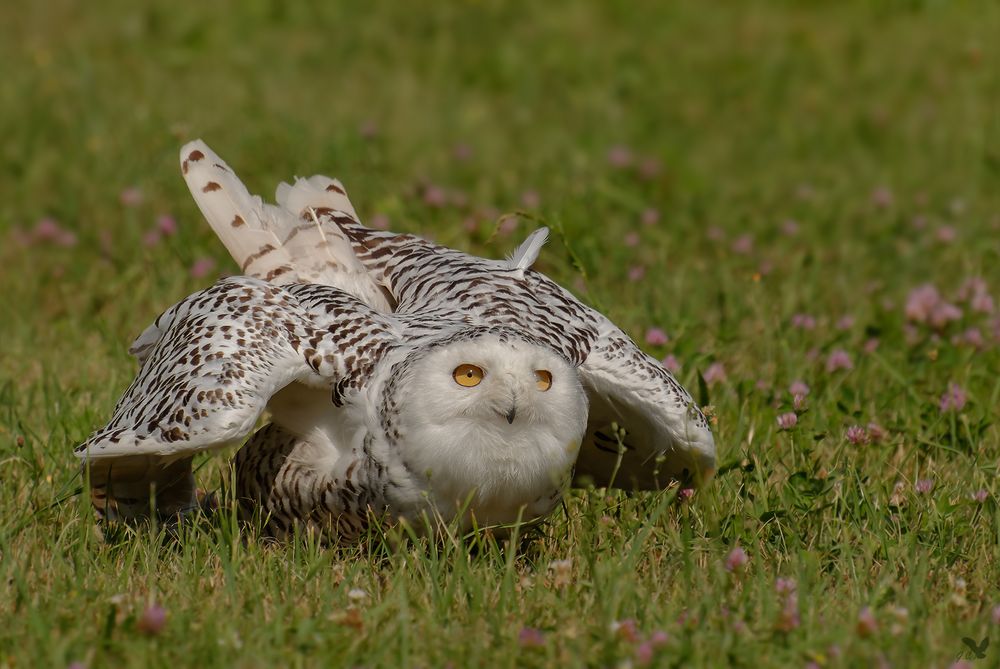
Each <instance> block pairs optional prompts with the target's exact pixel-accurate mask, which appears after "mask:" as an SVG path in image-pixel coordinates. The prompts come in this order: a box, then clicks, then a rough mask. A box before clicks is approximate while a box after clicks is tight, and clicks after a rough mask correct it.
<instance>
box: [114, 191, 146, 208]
mask: <svg viewBox="0 0 1000 669" xmlns="http://www.w3.org/2000/svg"><path fill="white" fill-rule="evenodd" d="M118 200H119V201H120V202H121V203H122V205H123V206H126V207H138V206H139V205H140V204H142V200H143V196H142V191H141V190H139V189H138V188H136V187H134V186H132V187H129V188H126V189H125V190H123V191H122V192H121V193H119V194H118Z"/></svg>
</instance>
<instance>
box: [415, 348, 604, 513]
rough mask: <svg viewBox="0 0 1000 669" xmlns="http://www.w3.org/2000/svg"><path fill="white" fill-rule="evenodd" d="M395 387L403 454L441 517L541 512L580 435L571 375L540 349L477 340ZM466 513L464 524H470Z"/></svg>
mask: <svg viewBox="0 0 1000 669" xmlns="http://www.w3.org/2000/svg"><path fill="white" fill-rule="evenodd" d="M408 376H409V378H407V379H406V380H405V381H404V383H403V385H402V386H401V387H400V391H401V393H402V395H403V396H404V397H405V398H406V401H405V402H400V406H401V409H400V411H401V413H400V419H399V423H398V425H399V428H400V439H399V443H400V449H401V451H402V453H401V455H402V457H403V459H404V460H405V462H406V464H407V467H408V468H409V469H410V470H411V471H412V472H414V473H415V474H417V475H419V476H424V477H426V484H427V487H428V489H429V490H430V491H431V497H432V499H433V501H434V503H435V504H436V506H437V508H438V510H439V511H440V512H441V513H442V515H444V516H445V517H450V515H453V513H454V511H455V509H456V507H461V506H463V505H464V504H466V503H467V502H468V503H469V513H471V514H474V515H475V518H476V521H477V522H478V523H479V524H480V525H483V524H492V523H508V522H513V521H515V520H517V518H518V514H519V512H520V513H521V517H522V518H523V519H525V520H527V519H530V518H534V517H538V516H542V515H544V514H546V513H548V512H549V511H550V510H551V509H552V508H553V507H554V506H555V505H556V504H557V503H558V501H559V499H560V496H561V493H562V491H563V490H564V489H565V487H566V485H567V484H568V483H569V480H570V477H571V474H572V468H573V465H574V463H575V462H576V457H577V454H578V452H579V448H580V443H581V441H582V440H583V436H584V433H585V431H586V426H587V396H586V394H585V393H584V391H583V388H582V387H581V385H580V381H579V378H578V376H577V371H576V369H575V368H574V367H572V366H571V365H570V364H569V363H567V362H566V361H565V360H563V359H562V358H561V357H559V356H558V355H556V354H555V353H553V352H551V351H549V350H548V349H545V348H542V347H539V346H534V345H532V344H529V343H527V342H524V341H520V340H507V341H501V340H500V339H499V338H498V337H497V336H495V335H485V336H482V337H479V338H476V339H473V340H470V341H466V342H458V343H454V344H450V345H447V346H443V347H441V348H440V349H439V350H435V351H432V352H431V353H430V354H428V355H427V356H425V357H424V358H423V359H421V360H420V361H419V362H418V363H417V364H415V365H414V366H413V368H412V369H411V370H410V374H409V375H408ZM469 513H467V516H468V515H469Z"/></svg>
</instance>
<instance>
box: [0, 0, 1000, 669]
mask: <svg viewBox="0 0 1000 669" xmlns="http://www.w3.org/2000/svg"><path fill="white" fill-rule="evenodd" d="M18 4H20V5H24V6H18ZM202 4H203V5H204V9H197V10H196V9H194V8H193V7H194V5H191V6H189V7H188V6H184V5H182V4H181V3H172V2H166V1H165V0H155V1H154V2H149V3H142V5H144V7H143V8H140V6H139V3H130V2H124V1H122V0H112V1H110V2H105V3H97V4H95V3H82V2H72V1H70V0H49V1H47V2H42V3H33V4H30V5H29V4H27V3H15V4H8V5H4V6H3V7H2V8H0V62H3V76H2V77H0V134H2V138H3V140H2V143H0V147H2V149H0V150H2V157H0V170H2V176H0V286H2V291H0V323H2V325H0V463H2V468H0V509H2V512H0V576H2V581H0V667H34V666H39V667H44V666H52V667H64V666H69V665H71V664H73V663H82V664H83V665H85V666H89V667H112V666H114V667H183V666H198V667H216V666H218V667H231V666H232V667H271V666H424V667H446V666H451V667H456V668H457V667H466V666H481V667H492V666H525V667H563V666H607V667H614V666H629V665H631V666H636V667H640V666H665V667H666V666H670V667H681V666H706V667H712V666H722V665H732V666H748V667H761V666H768V667H769V666H790V667H805V666H819V667H855V666H893V667H911V666H914V667H942V668H943V667H949V666H966V667H989V666H998V663H1000V548H998V546H1000V505H998V496H1000V486H998V484H997V468H998V462H1000V429H998V426H997V424H996V419H997V409H998V406H1000V374H998V372H1000V353H998V351H1000V302H995V301H996V300H1000V43H998V41H997V39H996V36H997V35H1000V6H998V5H997V4H996V3H987V2H981V3H977V2H969V3H959V2H944V1H940V2H934V1H927V2H919V1H917V0H913V1H912V2H903V1H898V2H891V1H886V2H883V3H860V2H859V3H850V2H844V3H791V2H786V3H782V2H775V3H770V4H762V3H736V2H732V3H729V2H721V3H701V2H694V1H693V0H692V1H690V2H679V3H654V2H641V3H638V4H637V5H633V4H632V3H607V4H604V5H597V4H585V3H570V2H554V3H534V4H532V5H528V4H523V3H502V2H494V1H489V0H486V1H483V2H467V3H451V4H449V5H445V4H443V3H442V4H440V5H437V6H432V5H430V4H419V5H410V4H406V5H404V4H390V3H378V4H377V5H370V4H369V3H319V2H315V3H282V2H279V1H278V0H273V1H271V0H247V1H243V2H235V1H232V2H225V3H202ZM335 4H336V5H339V8H335V6H334V5H335ZM195 137H203V138H204V139H205V140H206V141H207V142H208V143H209V144H210V145H211V146H213V147H214V148H215V149H216V150H217V151H219V152H220V153H221V154H222V155H223V156H224V157H225V158H226V159H227V160H228V161H229V162H230V164H232V165H233V166H234V167H236V168H237V170H238V171H240V172H241V174H242V175H243V176H244V177H245V178H246V180H247V182H248V184H249V185H250V186H251V188H252V189H254V190H256V191H258V192H263V193H268V194H269V193H271V192H272V189H273V187H274V185H275V184H276V183H277V182H278V181H279V180H281V179H287V178H288V177H290V176H292V175H294V174H300V175H301V174H312V173H314V172H323V173H329V174H334V175H338V176H340V177H341V178H342V179H343V180H344V182H345V183H346V185H347V186H348V188H349V190H350V193H351V195H352V199H353V200H354V202H355V204H356V205H357V206H358V208H359V211H360V212H361V214H362V216H363V218H364V219H365V220H367V221H369V222H373V223H374V222H378V223H380V224H387V225H389V226H390V227H391V228H392V229H395V230H401V231H418V232H421V233H423V234H427V235H430V236H433V237H434V238H435V239H436V240H438V241H440V242H442V243H445V244H448V245H451V246H454V247H457V248H461V249H464V250H468V251H471V252H474V253H477V254H481V255H486V256H492V257H499V256H501V255H502V254H504V253H506V252H508V251H509V250H510V249H512V248H513V247H514V245H515V244H516V243H517V242H518V241H519V240H520V239H521V238H523V236H524V235H525V234H526V233H527V232H529V231H531V230H532V229H534V228H535V227H536V226H537V225H538V221H539V220H542V221H544V222H546V223H547V224H549V225H550V226H552V227H554V228H556V229H558V230H560V231H561V234H559V235H557V236H556V239H555V240H554V241H553V242H552V243H551V244H550V245H549V246H548V247H547V248H546V249H545V250H544V251H543V254H542V260H541V263H540V265H539V268H540V269H542V271H545V272H546V273H548V274H549V275H550V276H552V277H553V278H555V279H556V280H558V281H560V282H561V283H563V284H564V285H567V286H569V287H571V288H572V289H573V290H574V291H576V292H577V293H578V294H579V295H580V296H581V297H582V298H584V299H585V300H587V301H588V302H590V303H591V304H594V305H595V306H597V307H599V308H601V309H602V310H604V311H605V312H606V313H608V314H609V316H611V318H612V319H613V320H615V321H616V322H618V323H619V324H620V325H622V326H623V327H624V328H625V329H626V330H627V331H629V332H630V333H631V334H632V335H633V337H635V338H636V340H637V341H639V342H646V343H645V344H644V345H645V346H646V348H647V350H649V351H650V352H651V353H653V354H654V355H656V356H658V357H662V358H664V364H666V365H668V366H671V367H676V368H677V369H679V371H678V372H677V375H678V378H679V379H680V380H681V381H682V382H683V383H684V384H685V385H686V386H687V387H688V388H690V389H692V390H694V391H696V394H700V395H702V398H701V399H702V400H703V401H704V403H706V404H710V405H711V406H712V408H713V409H712V411H713V415H714V419H713V420H715V421H716V424H715V428H714V429H715V435H716V441H717V444H718V448H719V461H720V465H721V467H720V470H719V474H718V476H717V478H716V479H715V481H714V482H713V483H712V484H711V485H710V486H709V487H708V488H706V489H704V490H702V491H699V492H698V493H697V494H696V495H695V496H694V497H693V498H691V499H689V500H686V501H680V500H678V499H677V491H676V490H670V491H665V492H663V493H659V494H642V495H635V496H631V497H629V496H626V495H624V494H622V493H619V492H611V493H608V492H606V491H594V490H589V491H588V490H581V491H575V492H574V493H573V494H572V495H571V496H570V498H569V499H568V500H567V503H566V505H565V508H564V509H563V510H560V511H558V512H557V513H555V514H554V515H553V517H552V518H551V519H550V521H549V522H547V523H546V524H544V525H543V526H541V527H540V528H539V529H538V530H535V531H532V532H530V533H528V534H527V536H525V537H524V538H523V539H522V540H521V541H519V542H516V544H514V545H512V546H506V545H496V544H494V543H491V542H489V541H483V542H480V543H478V544H476V545H473V546H470V545H467V544H463V543H461V542H458V541H449V540H444V541H441V542H426V541H419V540H418V541H407V540H402V538H401V537H399V536H395V535H389V536H385V537H373V538H372V540H370V541H368V542H366V543H365V544H364V545H362V546H361V547H357V548H344V549H325V548H321V547H319V546H316V545H315V544H314V543H310V542H309V541H308V540H302V541H298V542H292V543H291V544H288V545H262V544H261V543H260V542H257V541H255V540H254V537H252V536H249V537H248V536H246V535H245V534H241V532H242V530H240V528H238V527H237V526H236V525H235V523H233V522H232V520H231V518H230V517H229V515H227V514H226V513H222V514H221V515H220V518H219V519H218V521H217V522H215V523H214V524H206V525H203V526H196V527H191V528H187V529H186V530H185V533H184V536H182V537H181V540H180V541H173V540H169V539H167V538H165V537H164V536H163V534H162V532H159V531H158V530H156V529H155V528H150V529H148V530H143V531H140V532H138V533H136V534H134V535H129V534H127V533H112V534H111V535H110V536H107V537H105V536H103V535H102V533H101V531H100V530H99V528H98V527H97V526H96V524H95V521H94V519H93V516H92V513H91V511H90V509H89V507H88V503H87V501H86V500H85V499H84V498H83V496H81V495H79V494H76V493H78V491H79V487H80V478H79V475H78V468H77V464H76V461H75V458H74V457H73V456H72V453H71V449H72V447H73V445H75V444H76V443H79V442H80V441H82V440H83V439H84V438H86V436H87V435H88V434H89V433H90V431H91V430H93V429H94V428H96V427H97V426H99V425H101V424H103V422H104V421H105V420H106V418H107V417H108V416H109V413H110V410H111V408H112V406H113V405H114V402H115V401H116V399H117V398H118V396H119V395H120V393H121V392H122V390H123V389H124V388H125V386H126V385H127V384H128V382H129V381H130V379H131V377H132V375H133V374H134V372H135V363H134V362H133V361H132V360H131V359H130V358H129V357H128V355H127V353H126V348H127V346H128V344H129V343H130V342H131V340H132V338H133V337H134V336H135V335H136V334H138V333H139V332H140V331H141V330H142V329H143V328H144V327H145V326H146V325H147V324H148V323H150V322H151V321H152V319H153V318H155V317H156V316H157V315H158V314H159V313H160V312H161V311H162V310H163V309H165V308H166V307H168V306H170V305H171V304H173V303H174V302H175V301H177V300H179V299H180V298H182V297H183V296H185V295H187V294H188V293H190V292H193V291H194V290H197V289H199V288H202V287H205V286H206V285H208V284H209V283H210V282H211V281H212V280H213V279H214V278H215V277H216V276H218V275H219V274H220V273H225V272H233V271H235V269H236V268H235V267H234V266H233V265H232V263H231V261H229V260H228V258H227V257H226V255H225V251H224V249H223V248H222V247H221V245H220V244H218V243H217V242H216V241H215V240H214V238H213V236H212V234H211V232H210V231H209V230H208V227H207V225H205V224H204V222H203V221H202V219H201V216H200V215H199V213H198V211H197V209H196V207H195V206H194V204H193V202H192V201H191V199H190V197H189V196H188V194H187V192H186V189H185V186H184V184H183V182H182V180H181V178H180V175H179V171H178V166H177V158H176V155H177V149H178V148H179V146H180V144H181V143H182V142H184V141H186V140H188V139H192V138H195ZM514 212H522V213H523V215H520V216H515V217H509V216H508V217H506V218H504V216H505V215H507V214H512V213H514ZM654 328H659V329H661V330H663V331H664V332H665V333H666V334H667V335H668V341H666V343H663V337H662V336H660V333H658V332H656V331H655V330H654V331H653V332H649V331H650V330H651V329H654ZM699 373H700V374H701V375H702V376H703V377H704V378H705V379H706V388H705V391H706V392H703V393H697V389H698V386H699V384H698V375H699ZM705 395H707V397H706V396H705ZM796 395H798V397H797V398H796V397H795V396H796ZM225 465H226V461H225V459H224V458H221V457H217V458H214V459H210V460H207V461H206V462H205V463H204V466H203V467H202V469H201V470H200V472H199V476H200V478H201V480H202V481H203V483H204V484H205V485H207V486H214V485H215V484H216V483H217V482H218V481H219V479H220V478H221V477H222V476H224V472H225ZM955 662H965V663H966V664H964V665H963V664H958V665H953V664H952V663H955ZM76 666H79V665H76Z"/></svg>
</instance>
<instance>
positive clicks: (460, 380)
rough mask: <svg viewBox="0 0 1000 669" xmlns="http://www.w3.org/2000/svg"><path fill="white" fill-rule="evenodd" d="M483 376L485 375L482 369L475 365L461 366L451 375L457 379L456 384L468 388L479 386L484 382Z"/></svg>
mask: <svg viewBox="0 0 1000 669" xmlns="http://www.w3.org/2000/svg"><path fill="white" fill-rule="evenodd" d="M483 376H485V374H483V370H482V368H480V367H476V366H475V365H459V366H458V367H456V368H455V371H454V372H452V373H451V378H453V379H455V383H457V384H458V385H460V386H465V387H466V388H472V387H473V386H478V385H479V382H480V381H482V380H483Z"/></svg>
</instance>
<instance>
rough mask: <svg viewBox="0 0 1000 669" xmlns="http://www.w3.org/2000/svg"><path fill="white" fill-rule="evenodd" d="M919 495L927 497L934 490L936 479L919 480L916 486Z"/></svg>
mask: <svg viewBox="0 0 1000 669" xmlns="http://www.w3.org/2000/svg"><path fill="white" fill-rule="evenodd" d="M914 489H916V491H917V494H918V495H926V494H928V493H930V491H931V490H933V489H934V479H918V480H917V482H916V484H915V485H914Z"/></svg>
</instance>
